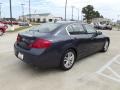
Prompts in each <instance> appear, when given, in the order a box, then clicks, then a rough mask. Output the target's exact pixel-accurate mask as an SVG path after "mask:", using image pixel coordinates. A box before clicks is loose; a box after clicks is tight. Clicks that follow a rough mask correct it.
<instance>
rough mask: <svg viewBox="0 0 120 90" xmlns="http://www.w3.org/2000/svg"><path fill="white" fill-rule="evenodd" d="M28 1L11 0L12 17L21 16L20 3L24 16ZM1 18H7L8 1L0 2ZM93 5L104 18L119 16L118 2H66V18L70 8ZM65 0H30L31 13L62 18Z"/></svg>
mask: <svg viewBox="0 0 120 90" xmlns="http://www.w3.org/2000/svg"><path fill="white" fill-rule="evenodd" d="M28 1H29V0H12V9H13V17H15V18H18V17H19V16H20V15H22V9H21V3H24V4H25V14H28V11H29V9H28ZM0 3H3V4H2V17H9V0H0ZM88 4H90V5H93V6H94V8H95V10H98V11H99V12H100V13H101V14H102V15H103V16H104V17H106V18H110V19H114V20H116V19H117V18H118V15H120V0H68V7H67V18H69V19H70V18H71V6H74V7H76V8H79V9H80V10H81V9H82V7H84V6H86V5H88ZM64 6H65V0H31V12H32V13H51V14H53V15H55V16H62V17H63V18H64ZM74 19H77V9H74Z"/></svg>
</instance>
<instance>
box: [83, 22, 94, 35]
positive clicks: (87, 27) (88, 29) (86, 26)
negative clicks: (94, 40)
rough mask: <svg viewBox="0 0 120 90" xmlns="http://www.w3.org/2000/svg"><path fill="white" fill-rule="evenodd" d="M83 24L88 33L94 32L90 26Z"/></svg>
mask: <svg viewBox="0 0 120 90" xmlns="http://www.w3.org/2000/svg"><path fill="white" fill-rule="evenodd" d="M84 26H85V28H86V30H87V33H88V34H94V33H96V30H95V29H94V28H93V27H92V26H90V25H87V24H86V25H84Z"/></svg>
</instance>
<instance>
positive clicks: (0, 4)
mask: <svg viewBox="0 0 120 90" xmlns="http://www.w3.org/2000/svg"><path fill="white" fill-rule="evenodd" d="M0 19H2V3H0Z"/></svg>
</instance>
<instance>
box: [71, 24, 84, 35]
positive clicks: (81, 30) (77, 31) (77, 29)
mask: <svg viewBox="0 0 120 90" xmlns="http://www.w3.org/2000/svg"><path fill="white" fill-rule="evenodd" d="M72 27H73V30H74V34H84V33H85V30H84V28H83V26H82V25H80V24H73V25H72Z"/></svg>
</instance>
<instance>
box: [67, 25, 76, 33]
mask: <svg viewBox="0 0 120 90" xmlns="http://www.w3.org/2000/svg"><path fill="white" fill-rule="evenodd" d="M67 31H68V33H69V34H70V35H71V34H73V33H74V30H73V27H72V26H71V25H69V26H68V27H67Z"/></svg>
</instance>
